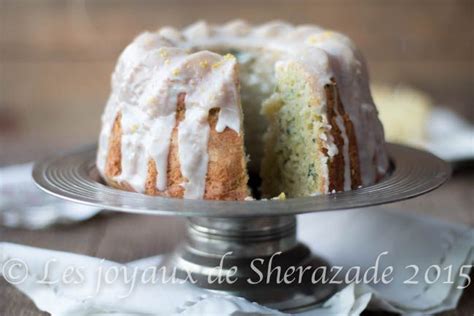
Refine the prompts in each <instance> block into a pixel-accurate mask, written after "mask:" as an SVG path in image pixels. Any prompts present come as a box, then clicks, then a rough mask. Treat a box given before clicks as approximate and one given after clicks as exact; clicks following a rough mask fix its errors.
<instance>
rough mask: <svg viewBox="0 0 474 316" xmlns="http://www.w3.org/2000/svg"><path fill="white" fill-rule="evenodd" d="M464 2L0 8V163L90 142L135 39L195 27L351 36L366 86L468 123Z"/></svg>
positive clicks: (467, 12)
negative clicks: (288, 28) (200, 23)
mask: <svg viewBox="0 0 474 316" xmlns="http://www.w3.org/2000/svg"><path fill="white" fill-rule="evenodd" d="M473 4H474V2H473V1H472V0H465V1H449V0H432V1H428V0H418V1H405V0H402V1H375V0H358V1H349V0H332V1H329V0H319V1H318V0H314V1H310V0H293V1H283V0H277V1H262V0H230V1H217V0H201V1H196V0H195V1H193V0H180V1H172V0H160V1H145V0H139V1H123V0H113V1H112V0H107V1H106V0H99V1H89V0H69V1H52V0H43V1H37V0H1V1H0V164H8V163H14V162H15V163H19V162H24V161H29V160H34V159H38V158H41V157H43V156H44V155H45V154H48V153H50V152H51V151H56V150H62V149H69V148H74V147H76V146H77V145H80V144H85V143H91V142H95V141H96V138H97V135H98V130H99V123H100V115H101V112H102V110H103V106H104V104H105V101H106V99H107V96H108V93H109V86H110V74H111V72H112V70H113V68H114V64H115V61H116V59H117V57H118V55H119V53H120V52H121V50H122V49H123V48H124V47H125V46H126V45H127V43H129V42H130V41H131V40H132V39H133V37H134V36H135V35H137V34H138V33H139V32H141V31H143V30H155V29H157V28H159V27H161V26H164V25H172V26H175V27H184V26H186V25H188V24H190V23H192V22H194V21H196V20H199V19H205V20H208V21H210V22H216V23H218V22H226V21H228V20H231V19H235V18H243V19H247V20H248V21H250V22H255V23H258V22H265V21H268V20H272V19H283V20H288V21H290V22H293V23H296V24H303V23H313V24H320V25H322V26H324V27H326V28H332V29H335V30H338V31H341V32H343V33H346V34H347V35H349V37H351V38H352V39H353V40H354V41H355V42H356V44H357V45H358V46H359V47H360V48H361V50H362V51H363V53H364V54H365V56H366V58H367V60H368V64H369V70H370V74H371V78H372V80H373V82H377V83H384V84H388V85H390V86H398V85H400V84H401V85H404V86H409V87H413V88H415V89H419V90H421V91H424V92H425V93H426V95H428V96H429V97H430V98H431V100H432V102H434V103H435V104H442V105H444V106H446V107H449V108H450V109H452V110H453V111H454V112H456V113H457V114H459V115H460V116H462V117H463V118H464V119H466V120H467V121H470V122H472V121H473V120H474V115H473V110H472V109H473V104H472V101H473V100H474V71H473V70H474V69H473V43H474V27H473V23H474V22H473V20H474V13H473V11H474V10H473Z"/></svg>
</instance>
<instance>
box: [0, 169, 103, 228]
mask: <svg viewBox="0 0 474 316" xmlns="http://www.w3.org/2000/svg"><path fill="white" fill-rule="evenodd" d="M32 168H33V164H32V163H27V164H22V165H14V166H9V167H4V168H0V220H1V222H2V223H3V225H5V226H9V227H23V228H28V229H42V228H46V227H49V226H51V225H54V224H69V223H74V222H78V221H83V220H86V219H89V218H91V217H92V216H94V215H96V214H97V213H99V212H100V208H97V207H89V206H83V205H79V204H76V203H70V202H66V201H63V200H61V199H58V198H55V197H52V196H50V195H48V194H46V193H44V192H42V191H41V190H40V189H38V188H37V187H36V185H35V184H34V182H33V179H32V178H31V171H32Z"/></svg>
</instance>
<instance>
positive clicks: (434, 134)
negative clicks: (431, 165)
mask: <svg viewBox="0 0 474 316" xmlns="http://www.w3.org/2000/svg"><path fill="white" fill-rule="evenodd" d="M426 129H427V134H428V141H427V144H426V149H428V150H429V151H431V152H432V153H433V154H435V155H437V156H438V157H441V158H443V159H445V160H448V161H458V160H467V159H474V126H472V125H471V124H469V122H467V121H466V120H465V119H464V118H462V117H460V116H459V115H458V114H456V113H455V112H453V111H451V110H449V109H448V108H446V107H442V106H438V107H435V108H434V109H433V111H432V112H431V115H430V118H429V120H428V122H427V127H426Z"/></svg>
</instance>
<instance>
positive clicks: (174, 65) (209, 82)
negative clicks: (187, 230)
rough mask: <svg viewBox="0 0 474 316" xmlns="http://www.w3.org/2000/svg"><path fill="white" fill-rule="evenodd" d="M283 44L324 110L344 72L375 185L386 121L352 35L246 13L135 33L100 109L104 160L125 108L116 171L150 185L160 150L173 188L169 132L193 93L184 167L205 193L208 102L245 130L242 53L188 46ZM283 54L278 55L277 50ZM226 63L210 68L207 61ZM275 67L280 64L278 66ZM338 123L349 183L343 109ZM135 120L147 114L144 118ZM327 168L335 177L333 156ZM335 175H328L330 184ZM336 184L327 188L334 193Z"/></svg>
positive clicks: (268, 49)
mask: <svg viewBox="0 0 474 316" xmlns="http://www.w3.org/2000/svg"><path fill="white" fill-rule="evenodd" d="M230 48H236V49H239V50H242V51H244V52H245V51H246V50H249V49H250V50H254V51H255V50H258V51H259V52H261V53H268V54H269V53H272V54H274V53H275V52H277V54H276V55H275V56H281V58H282V60H280V61H277V62H276V65H278V63H279V62H283V60H285V59H286V60H293V61H297V62H300V63H302V64H304V65H305V67H306V69H308V72H309V73H310V74H312V79H313V80H314V89H315V91H316V93H317V94H318V95H319V96H320V99H321V100H322V102H321V103H322V104H321V108H320V111H321V113H324V112H325V111H326V106H325V101H326V97H325V93H324V89H323V87H324V85H326V84H329V83H330V82H331V78H334V79H335V80H336V83H337V86H338V91H339V94H340V97H341V100H342V103H343V105H344V109H345V111H346V113H347V114H348V115H349V117H350V119H351V121H352V123H353V126H354V130H355V132H356V139H357V140H358V143H359V146H358V147H359V152H358V154H359V161H360V169H361V175H362V183H363V185H368V184H371V183H373V182H374V181H375V179H376V177H377V175H378V174H383V173H385V171H386V170H387V168H388V159H387V156H386V153H385V149H384V137H383V129H382V125H381V123H380V122H379V120H378V118H377V111H376V108H375V105H374V103H373V101H372V98H371V95H370V91H369V85H368V75H367V70H366V66H365V63H364V60H363V58H362V56H361V54H360V53H359V52H358V51H357V49H356V48H355V46H354V45H353V44H352V42H351V41H350V40H349V39H348V38H347V37H345V36H344V35H341V34H339V33H335V32H329V31H325V30H324V29H322V28H320V27H317V26H313V25H301V26H297V27H295V26H292V25H291V24H288V23H285V22H279V21H275V22H269V23H266V24H263V25H260V26H256V27H252V26H251V25H249V24H247V23H246V22H244V21H240V20H237V21H232V22H229V23H227V24H224V25H220V26H219V25H217V26H216V25H210V24H207V23H206V22H203V21H200V22H197V23H195V24H193V25H191V26H189V27H187V28H186V29H184V30H183V31H181V32H180V31H178V30H176V29H174V28H171V27H165V28H161V29H160V30H159V31H157V32H156V33H144V34H142V35H140V36H139V37H137V38H136V39H135V40H134V41H133V42H132V43H131V44H130V45H129V46H128V47H127V48H126V49H125V51H124V52H123V53H122V55H121V57H120V59H119V62H118V64H117V67H116V70H115V72H114V74H113V77H112V94H111V96H110V98H109V101H108V102H107V106H106V109H105V111H104V114H103V118H102V130H101V134H100V138H99V150H98V155H97V165H98V168H99V170H100V171H101V172H102V174H104V172H105V161H106V158H107V151H108V138H109V136H110V132H111V129H112V126H113V121H114V119H115V117H116V115H117V113H119V112H121V113H122V121H121V123H122V130H123V134H122V173H121V174H120V175H119V176H118V177H117V178H116V179H115V180H117V181H124V182H127V183H128V184H129V185H131V186H132V187H133V188H134V189H135V190H136V191H139V192H143V190H144V179H146V174H147V162H148V160H149V159H154V160H155V162H156V167H157V171H158V177H157V183H156V187H157V188H158V189H159V190H164V189H165V188H166V168H167V163H168V161H167V159H168V151H169V140H170V135H171V132H172V130H173V128H174V126H175V124H176V121H175V112H176V100H177V96H178V94H179V93H182V92H184V93H186V100H185V104H186V116H185V119H184V121H182V122H181V123H180V125H179V129H178V143H179V159H180V164H181V172H182V174H183V176H184V177H185V178H186V179H187V181H186V182H185V183H183V186H184V188H185V197H186V198H196V199H197V198H202V196H203V194H204V189H205V188H204V184H205V178H206V174H207V163H208V156H207V140H208V136H209V125H208V124H207V115H208V112H209V109H211V108H213V107H218V108H220V109H221V110H220V113H219V120H218V124H217V126H216V130H217V131H218V132H221V131H223V130H224V129H225V128H226V127H228V128H231V129H233V130H235V131H236V132H240V126H241V121H242V120H241V112H240V108H239V103H240V96H239V94H238V91H237V86H236V84H235V80H236V70H235V60H234V59H229V58H223V57H222V56H219V55H217V54H214V53H211V52H207V51H204V52H198V53H194V54H189V53H186V51H188V50H202V49H211V50H212V49H219V50H222V49H230ZM278 58H280V57H278ZM204 60H206V61H207V63H209V62H212V63H216V64H219V65H220V66H219V67H207V66H205V67H203V61H204ZM275 67H277V66H275ZM323 118H324V119H325V120H326V121H324V122H323V124H324V126H325V133H323V134H322V135H321V136H320V137H321V138H322V139H324V140H325V141H326V147H327V149H328V153H329V155H330V156H333V155H335V154H337V147H336V146H335V144H334V142H333V139H332V136H331V133H330V128H331V127H330V124H329V123H328V122H327V119H326V116H325V115H323ZM336 120H337V124H338V127H339V128H340V130H341V132H342V137H343V139H344V147H343V154H344V162H345V170H344V179H345V181H344V189H345V190H349V189H350V187H351V183H350V162H349V154H348V152H349V150H348V137H347V133H346V129H345V127H344V124H343V121H342V118H341V116H340V113H338V112H337V119H336ZM137 122H139V124H138V126H137ZM321 163H322V164H323V165H324V166H326V169H325V170H324V169H323V170H324V171H323V173H324V174H323V176H325V177H326V178H327V158H325V157H324V158H322V161H321ZM328 184H329V181H327V185H328ZM327 191H328V188H326V192H327Z"/></svg>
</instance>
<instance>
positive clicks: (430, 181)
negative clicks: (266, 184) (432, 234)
mask: <svg viewBox="0 0 474 316" xmlns="http://www.w3.org/2000/svg"><path fill="white" fill-rule="evenodd" d="M388 151H389V156H390V159H391V172H390V174H389V175H387V176H386V177H385V178H384V179H383V180H382V181H380V182H379V183H377V184H375V185H372V186H369V187H364V188H360V189H358V190H354V191H349V192H341V193H335V194H329V195H320V196H314V197H305V198H294V199H287V200H258V201H204V200H184V199H172V198H162V197H152V196H147V195H143V194H138V193H133V192H126V191H122V190H118V189H114V188H111V187H108V186H106V185H105V184H104V182H103V181H102V180H101V178H100V176H99V173H98V171H97V169H96V166H95V156H96V146H90V147H87V148H82V149H80V150H77V151H75V152H72V153H68V154H64V155H58V156H55V157H52V158H49V159H46V160H44V161H41V162H38V163H36V165H35V167H34V170H33V178H34V180H35V182H36V184H37V185H38V186H39V187H40V188H41V189H42V190H44V191H45V192H47V193H49V194H52V195H54V196H57V197H59V198H63V199H66V200H69V201H72V202H77V203H82V204H86V205H92V206H97V207H102V208H104V209H107V210H114V211H122V212H127V213H137V214H152V215H171V216H185V217H187V230H186V239H185V241H184V242H183V243H182V244H181V245H180V246H179V247H178V248H177V249H176V250H175V251H174V252H173V253H172V254H171V255H169V256H168V257H167V258H166V260H165V261H164V265H165V266H166V267H167V268H173V269H174V270H173V269H171V270H170V269H167V271H175V272H176V276H177V277H179V278H183V279H184V278H187V277H189V276H191V277H192V279H193V280H194V281H196V282H197V283H196V284H197V286H199V287H201V288H205V289H208V290H212V291H220V292H224V293H226V294H232V295H238V296H242V297H245V298H247V299H249V300H251V301H256V302H258V303H260V304H262V305H265V306H268V307H271V308H275V309H279V310H284V311H291V312H295V311H301V310H304V309H307V308H311V307H313V306H314V305H315V304H318V303H320V302H322V301H323V300H325V299H327V298H328V297H329V296H331V295H332V294H334V293H335V291H337V287H336V285H333V284H322V283H321V282H315V280H317V279H318V274H317V271H322V269H319V270H317V268H318V267H324V266H326V267H329V263H327V262H326V261H324V260H323V259H322V258H319V257H318V256H317V255H315V254H312V253H311V252H310V250H309V249H308V247H306V246H305V245H304V244H302V243H300V242H298V240H297V238H296V215H297V214H303V213H310V212H325V211H336V210H342V209H350V208H356V207H366V206H374V205H379V204H385V203H390V202H395V201H400V200H404V199H408V198H412V197H415V196H418V195H421V194H424V193H427V192H429V191H431V190H434V189H435V188H437V187H439V186H440V185H441V184H443V183H444V182H445V181H446V180H447V179H448V178H449V176H450V172H451V171H450V167H449V165H448V164H447V163H445V162H444V161H443V160H441V159H439V158H437V157H435V156H434V155H432V154H429V153H426V152H423V151H420V150H416V149H413V148H409V147H405V146H400V145H394V144H388ZM335 233H337V232H335ZM328 238H330V236H328ZM225 254H227V255H226V256H225V258H224V260H222V256H223V255H225ZM221 263H223V264H222V265H221ZM216 267H222V268H219V269H217V268H216ZM232 267H237V269H235V268H232ZM269 267H270V268H275V267H279V268H280V269H281V271H282V273H281V274H280V276H279V275H278V273H266V272H268V268H269ZM292 267H294V268H297V269H300V270H299V271H301V270H304V271H306V272H305V273H303V274H299V275H302V277H301V278H299V277H298V279H297V280H293V282H289V284H288V282H284V281H283V282H282V275H283V273H284V272H285V271H288V270H289V271H290V272H291V271H292V270H291V269H293V268H292ZM257 270H258V271H259V272H261V273H263V275H259V274H258V273H256V271H257ZM274 271H276V270H274ZM295 275H298V274H295ZM210 277H211V279H209V278H210ZM217 277H219V278H218V279H217V280H216V278H217ZM226 277H228V278H226ZM210 280H211V282H210ZM253 283H256V284H253Z"/></svg>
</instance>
